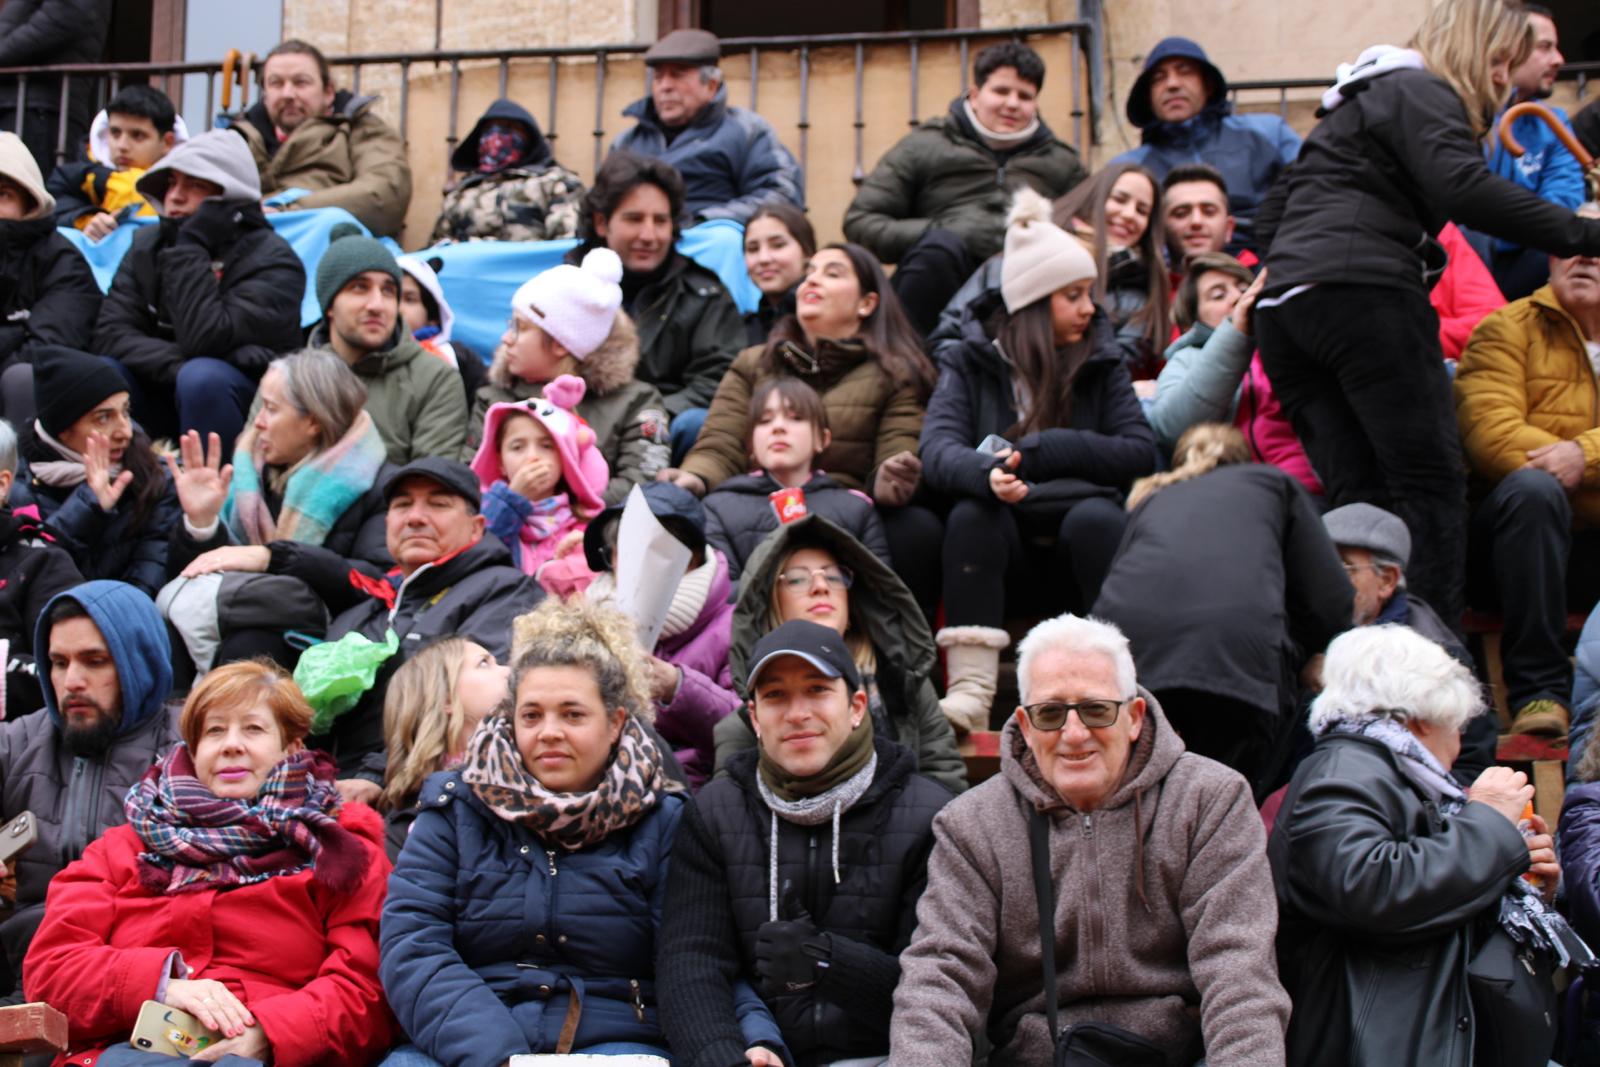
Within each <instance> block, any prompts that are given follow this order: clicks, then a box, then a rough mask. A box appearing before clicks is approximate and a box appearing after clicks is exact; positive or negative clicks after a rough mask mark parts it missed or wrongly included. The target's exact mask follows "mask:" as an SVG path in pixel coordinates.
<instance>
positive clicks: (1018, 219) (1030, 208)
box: [1006, 185, 1050, 227]
mask: <svg viewBox="0 0 1600 1067" xmlns="http://www.w3.org/2000/svg"><path fill="white" fill-rule="evenodd" d="M1049 221H1050V201H1049V200H1046V199H1045V198H1044V197H1043V196H1041V195H1040V194H1039V193H1037V192H1035V191H1034V190H1033V189H1032V188H1030V187H1028V186H1026V185H1024V186H1021V187H1020V188H1018V189H1017V195H1016V196H1014V197H1012V199H1011V211H1010V212H1009V213H1008V214H1007V215H1006V226H1008V227H1010V226H1030V225H1032V224H1033V223H1036V222H1049Z"/></svg>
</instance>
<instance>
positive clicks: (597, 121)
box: [0, 21, 1100, 181]
mask: <svg viewBox="0 0 1600 1067" xmlns="http://www.w3.org/2000/svg"><path fill="white" fill-rule="evenodd" d="M1060 36H1066V37H1070V38H1072V40H1073V45H1074V47H1072V48H1071V50H1070V51H1071V57H1072V60H1071V71H1070V72H1069V76H1068V78H1067V79H1066V80H1068V81H1069V82H1070V91H1071V108H1070V112H1069V114H1070V118H1071V128H1070V133H1068V134H1063V136H1064V138H1065V139H1068V140H1071V141H1072V142H1073V143H1074V144H1075V145H1076V146H1077V147H1078V148H1079V149H1080V150H1083V149H1084V148H1085V147H1086V144H1085V142H1087V141H1089V140H1092V138H1093V132H1092V131H1093V129H1094V124H1095V122H1096V120H1097V118H1098V107H1097V104H1096V101H1095V99H1094V94H1093V93H1092V92H1090V91H1089V90H1088V89H1087V85H1088V83H1089V82H1090V79H1089V78H1086V77H1085V71H1094V70H1095V69H1096V68H1097V67H1098V65H1099V62H1100V56H1099V43H1098V41H1097V39H1096V37H1095V32H1094V27H1093V26H1092V25H1091V24H1090V23H1088V22H1083V21H1078V22H1058V23H1049V24H1043V25H1031V26H1016V27H1002V28H992V29H959V30H923V31H908V32H897V33H849V34H825V35H817V36H808V37H749V38H733V39H727V40H724V41H723V42H722V45H723V58H722V66H723V69H724V71H725V72H730V73H731V72H732V71H733V69H734V68H733V65H734V64H736V63H739V62H740V60H741V58H742V59H743V61H744V62H745V63H747V64H748V73H749V100H748V106H749V107H750V108H751V110H759V109H760V102H761V97H760V93H761V87H762V80H761V77H760V73H761V68H762V57H763V55H764V54H765V55H769V56H770V55H771V54H773V53H786V54H789V55H792V56H794V57H795V59H796V60H797V61H798V70H799V89H798V91H799V100H798V104H799V120H798V122H797V123H796V129H795V133H796V137H795V142H794V144H795V148H796V149H797V155H798V156H799V160H800V164H801V167H802V170H803V171H804V172H809V167H808V166H807V164H808V162H809V159H808V156H809V149H810V143H809V142H810V137H809V133H810V130H811V128H812V126H813V124H814V122H816V121H817V117H816V116H815V115H814V113H813V109H812V103H811V100H810V88H811V80H812V70H813V64H814V61H815V60H816V58H817V56H818V55H819V54H820V53H825V52H829V53H831V52H833V51H835V50H848V53H847V54H853V62H854V66H855V79H854V83H855V101H854V112H853V120H852V121H853V125H854V130H855V137H854V143H855V153H854V154H855V158H854V161H853V168H852V175H853V177H855V178H856V180H858V181H859V180H860V178H861V177H862V176H864V174H865V169H866V165H867V164H868V162H870V161H868V160H865V159H863V133H864V131H865V129H866V127H867V123H868V121H869V117H868V114H867V108H866V104H865V100H866V97H865V94H864V84H863V82H864V74H865V71H866V68H867V64H868V62H869V51H868V50H869V49H873V48H881V47H884V46H889V47H903V48H904V49H905V50H906V56H907V59H908V62H909V69H910V76H909V78H908V79H907V81H908V84H907V86H906V92H907V97H906V100H907V111H906V116H907V122H908V124H909V125H912V126H915V125H916V124H918V123H919V122H921V121H922V120H923V119H925V118H926V117H927V116H926V115H925V114H923V110H922V109H923V107H924V106H925V105H926V103H927V101H926V98H925V97H924V96H923V95H922V93H921V89H922V86H921V58H922V53H923V51H924V50H925V49H927V48H928V47H930V46H948V45H951V44H954V45H955V46H956V48H957V51H958V54H959V65H960V68H961V88H962V90H963V91H965V90H966V87H967V79H968V71H969V70H970V69H971V49H972V47H973V45H975V44H979V43H984V42H992V41H995V40H999V39H1004V38H1014V39H1018V40H1029V39H1040V38H1047V37H1060ZM647 47H648V45H646V44H608V45H590V46H568V47H550V48H514V49H503V50H495V49H458V50H452V51H432V52H382V53H368V54H363V55H351V56H330V57H329V60H328V61H329V63H330V64H332V65H333V66H335V67H337V68H340V69H341V70H343V71H344V72H345V73H346V77H344V78H341V79H339V81H340V82H341V84H344V85H348V86H349V87H350V88H351V90H352V91H355V92H359V91H360V89H361V82H362V75H363V72H371V71H373V70H374V69H375V68H387V69H390V70H393V71H396V72H397V73H398V86H397V94H398V99H397V100H396V102H395V105H396V111H395V115H394V118H395V120H396V122H397V125H398V128H399V130H400V132H401V134H402V136H404V135H406V133H407V132H408V130H409V127H410V119H411V95H412V86H411V81H412V74H413V71H414V70H419V69H422V68H425V67H431V68H432V69H433V70H435V71H437V70H439V69H441V68H447V69H448V71H449V79H450V85H449V96H450V104H449V109H450V110H449V116H448V121H447V129H448V133H447V135H446V138H445V140H446V144H445V146H444V147H445V150H446V154H448V152H449V150H450V149H452V148H453V147H454V146H455V143H456V140H457V137H458V134H459V132H460V130H461V128H462V120H463V116H461V115H460V114H459V105H460V98H461V84H462V77H463V66H466V67H468V69H469V70H470V69H472V68H477V67H484V66H487V65H488V64H494V65H496V66H497V67H498V79H499V91H500V95H505V91H506V86H507V83H508V81H509V78H510V75H511V71H512V69H513V67H523V66H527V65H539V64H543V65H545V66H546V67H547V71H546V82H547V90H546V91H547V99H546V101H545V103H546V105H547V107H546V113H545V116H544V120H545V122H546V128H545V130H544V133H545V136H546V137H547V138H549V139H551V140H552V141H554V140H556V139H557V138H559V137H560V136H561V135H562V132H563V130H562V129H561V126H560V123H559V115H558V110H557V106H556V105H557V100H558V97H559V93H560V90H561V83H562V81H563V80H564V79H563V74H565V73H568V72H570V71H571V70H572V69H573V66H572V61H574V60H576V61H582V60H590V61H592V63H593V68H592V76H589V75H587V72H586V77H585V78H584V80H585V81H589V80H592V85H593V93H594V102H595V107H594V128H593V129H592V130H591V131H589V133H590V136H591V137H592V138H593V142H594V144H593V151H594V161H595V165H596V166H597V167H598V165H599V162H600V159H601V157H602V156H603V155H604V153H605V148H606V140H607V136H606V135H607V129H606V119H607V115H606V114H605V92H606V80H607V77H608V66H609V65H610V63H611V62H612V61H613V60H615V59H617V58H619V57H628V58H630V59H631V58H632V57H635V56H637V55H639V54H640V53H642V52H643V51H644V50H645V49H646V48H647ZM248 71H249V67H248V65H247V64H246V65H240V66H237V67H234V68H232V69H231V70H230V72H229V73H230V75H231V79H230V80H240V74H241V72H243V73H244V75H245V76H244V77H243V79H242V80H243V82H244V84H243V85H240V86H239V87H238V88H239V89H240V97H239V100H240V106H241V107H242V106H244V105H247V104H248V103H249V101H250V99H251V96H252V94H253V92H254V89H253V87H252V86H251V84H250V82H249V78H248ZM223 73H224V64H223V61H221V60H218V61H215V62H204V63H124V64H117V65H111V66H105V65H86V64H77V65H61V66H51V67H35V68H29V69H20V68H4V69H0V87H4V86H5V85H6V83H7V82H8V81H9V82H11V83H12V84H15V85H16V87H17V90H18V91H17V97H16V104H15V108H14V109H13V108H6V109H4V111H0V128H12V129H15V130H18V131H20V130H21V128H22V118H23V114H24V111H25V110H26V109H27V106H28V104H27V101H28V82H29V80H30V79H33V80H34V82H35V84H37V82H38V81H39V80H40V79H41V78H46V77H48V78H51V79H52V80H53V79H54V78H55V77H57V76H61V85H60V88H59V100H57V101H55V103H56V104H57V107H58V111H59V119H58V126H57V136H56V158H57V159H58V160H60V159H62V158H65V156H66V155H67V153H68V152H69V150H75V148H76V146H71V145H68V144H67V143H66V142H67V114H68V107H67V104H68V100H69V96H71V97H74V98H75V97H76V94H78V93H88V94H89V99H90V101H91V102H92V103H93V105H94V106H95V108H98V107H100V106H101V105H103V104H104V102H105V101H106V100H107V99H109V98H110V96H111V95H112V94H114V93H115V92H116V91H117V89H118V88H119V86H120V85H121V84H122V83H124V82H126V81H128V80H130V79H135V78H137V79H154V78H162V77H167V78H171V77H177V76H181V75H195V74H203V75H205V78H206V100H207V108H206V120H205V128H207V129H209V128H210V127H211V125H212V123H213V121H214V115H213V112H214V111H215V110H216V106H217V105H216V103H215V102H216V101H217V100H218V87H219V86H218V83H219V80H220V79H222V76H223ZM736 102H737V101H736ZM239 109H240V108H239V107H235V108H234V110H239ZM826 121H829V122H836V121H838V117H837V116H833V115H829V116H828V117H827V120H826ZM467 124H468V126H469V128H470V124H471V117H470V116H469V117H467ZM611 132H612V133H615V132H616V131H615V130H612V131H611ZM1058 132H1060V131H1058Z"/></svg>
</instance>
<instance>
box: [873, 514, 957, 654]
mask: <svg viewBox="0 0 1600 1067" xmlns="http://www.w3.org/2000/svg"><path fill="white" fill-rule="evenodd" d="M878 517H879V518H880V519H882V520H883V536H884V539H885V540H886V541H887V542H888V543H889V559H890V560H891V562H892V563H893V564H894V572H895V574H897V575H899V577H900V580H901V581H902V582H905V583H906V587H907V588H908V589H910V590H911V595H912V596H914V597H916V598H917V606H918V607H919V608H921V609H922V614H923V616H924V617H925V618H926V619H927V620H928V625H930V626H931V625H933V613H934V612H935V611H937V610H938V608H939V546H940V545H941V544H942V543H943V542H944V523H943V522H942V521H941V520H940V518H939V513H938V512H936V511H934V510H933V509H932V508H929V507H925V506H923V505H921V504H907V505H905V506H904V507H898V508H885V507H880V508H878Z"/></svg>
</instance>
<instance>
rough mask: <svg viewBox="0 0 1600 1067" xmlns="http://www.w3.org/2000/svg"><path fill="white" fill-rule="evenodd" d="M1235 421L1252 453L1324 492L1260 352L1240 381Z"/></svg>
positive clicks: (1314, 490)
mask: <svg viewBox="0 0 1600 1067" xmlns="http://www.w3.org/2000/svg"><path fill="white" fill-rule="evenodd" d="M1233 424H1234V425H1235V426H1237V427H1238V428H1239V432H1240V433H1242V434H1244V439H1245V440H1246V441H1248V442H1249V443H1250V452H1251V454H1252V455H1253V456H1255V458H1256V460H1257V461H1258V462H1261V463H1270V464H1272V465H1273V466H1274V467H1277V468H1278V469H1280V470H1282V471H1283V472H1284V473H1286V474H1289V475H1292V476H1293V477H1294V478H1295V480H1296V481H1298V482H1299V483H1300V484H1301V485H1303V486H1305V487H1306V491H1307V492H1309V493H1311V494H1312V495H1313V496H1321V495H1322V483H1321V482H1320V481H1318V480H1317V473H1316V471H1314V470H1312V469H1311V460H1310V459H1309V458H1308V457H1307V456H1306V450H1305V449H1304V448H1301V447H1300V438H1298V437H1296V436H1295V432H1294V427H1293V426H1291V425H1290V424H1289V416H1287V415H1285V414H1284V413H1283V406H1282V405H1281V404H1279V403H1278V398H1277V396H1275V395H1274V394H1273V392H1272V383H1271V382H1270V381H1268V380H1267V372H1266V370H1265V369H1263V368H1262V366H1261V355H1260V354H1259V353H1257V354H1256V355H1254V356H1251V357H1250V369H1249V370H1247V371H1245V372H1244V380H1243V381H1242V382H1240V383H1239V407H1238V411H1237V413H1236V414H1235V415H1234V417H1233Z"/></svg>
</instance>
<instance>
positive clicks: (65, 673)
mask: <svg viewBox="0 0 1600 1067" xmlns="http://www.w3.org/2000/svg"><path fill="white" fill-rule="evenodd" d="M34 649H35V651H36V653H37V655H38V658H39V660H40V661H41V662H43V663H48V664H49V672H50V673H49V684H48V685H46V686H42V687H41V688H43V690H44V710H42V711H38V712H35V713H33V714H32V715H25V716H23V717H22V718H20V719H14V720H11V721H9V722H6V723H0V820H4V821H6V822H9V821H10V820H12V819H14V818H16V817H17V816H18V815H20V814H21V813H22V812H24V811H29V812H32V813H33V816H34V819H35V820H36V822H37V824H38V832H39V838H38V841H37V842H35V843H34V845H33V847H31V848H30V849H28V850H27V851H26V852H24V853H22V854H21V856H19V857H17V858H16V859H14V860H13V861H12V863H11V864H10V865H9V866H7V865H0V876H4V875H8V874H10V873H12V872H13V871H14V872H15V873H16V876H17V897H16V904H15V905H14V906H13V908H12V910H11V913H10V915H9V916H7V917H6V918H5V919H4V921H3V922H0V945H3V947H4V950H5V961H4V963H5V967H4V971H5V973H4V974H0V981H3V983H4V986H3V988H4V989H5V990H16V989H18V988H19V986H20V982H21V978H22V958H23V956H24V955H26V954H27V951H28V943H29V942H30V941H31V940H32V939H33V934H34V931H35V930H37V929H38V928H39V922H40V920H41V919H43V918H44V898H45V890H47V889H48V888H49V886H50V879H52V878H54V877H55V875H56V874H57V873H58V872H59V871H60V870H61V869H62V868H63V867H65V866H66V865H67V864H69V863H71V862H73V861H74V860H76V859H77V858H78V857H79V856H81V855H83V850H84V849H85V848H87V847H88V846H89V843H90V842H92V841H94V840H95V839H96V838H98V837H99V836H100V835H101V834H102V833H104V832H105V831H106V830H107V829H109V828H110V827H112V826H116V825H119V824H121V823H122V822H124V821H125V819H124V817H123V811H122V798H123V797H124V796H125V795H126V794H127V792H128V787H129V786H131V785H133V784H134V783H135V782H137V781H138V780H139V778H140V777H141V776H142V775H143V774H144V772H145V770H146V769H148V768H149V767H150V765H151V764H152V763H154V762H155V759H156V757H157V756H158V755H159V754H160V753H161V752H162V751H163V750H165V749H166V748H167V747H168V746H169V745H171V744H172V743H173V742H174V741H175V740H177V733H176V732H175V730H174V729H173V722H172V716H171V715H170V714H168V713H167V712H166V711H165V709H164V707H163V705H164V704H165V702H166V699H167V693H168V690H170V689H171V688H172V667H171V663H172V651H171V648H170V646H169V645H168V643H167V630H166V624H165V623H163V622H162V620H161V615H160V614H159V613H158V612H157V611H156V606H155V604H154V603H153V602H152V601H151V600H150V598H149V597H148V596H146V595H145V594H144V593H142V592H140V591H139V590H138V589H135V588H134V587H133V586H131V585H127V584H126V583H123V582H109V581H98V582H85V583H84V584H82V585H79V586H75V587H73V588H72V589H69V590H67V591H66V592H64V593H60V594H58V595H57V596H56V597H54V598H53V599H52V600H51V601H50V603H48V604H46V605H45V609H44V611H43V612H41V613H40V616H39V624H38V627H37V628H36V630H35V632H34ZM0 999H4V998H0Z"/></svg>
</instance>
